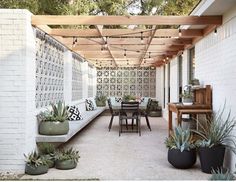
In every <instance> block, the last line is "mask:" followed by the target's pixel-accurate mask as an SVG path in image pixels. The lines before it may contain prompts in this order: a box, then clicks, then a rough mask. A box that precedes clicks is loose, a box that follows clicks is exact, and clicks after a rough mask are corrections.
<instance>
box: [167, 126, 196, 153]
mask: <svg viewBox="0 0 236 182" xmlns="http://www.w3.org/2000/svg"><path fill="white" fill-rule="evenodd" d="M165 144H166V147H167V148H169V149H179V150H180V151H181V152H183V151H184V150H191V149H193V148H195V145H194V140H193V138H192V135H191V132H190V130H189V129H187V130H184V129H183V128H181V127H180V126H177V127H175V129H174V132H173V133H171V135H170V136H169V137H168V138H166V140H165Z"/></svg>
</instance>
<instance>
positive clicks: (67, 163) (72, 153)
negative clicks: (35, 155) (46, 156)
mask: <svg viewBox="0 0 236 182" xmlns="http://www.w3.org/2000/svg"><path fill="white" fill-rule="evenodd" d="M79 158H80V156H79V151H77V150H74V149H73V148H70V149H62V150H59V151H57V153H56V155H55V159H56V168H57V169H63V170H67V169H73V168H76V166H77V163H78V161H79Z"/></svg>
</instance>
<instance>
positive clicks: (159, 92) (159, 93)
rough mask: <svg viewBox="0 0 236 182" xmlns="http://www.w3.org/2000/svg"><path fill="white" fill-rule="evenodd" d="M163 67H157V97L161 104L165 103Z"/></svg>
mask: <svg viewBox="0 0 236 182" xmlns="http://www.w3.org/2000/svg"><path fill="white" fill-rule="evenodd" d="M162 69H163V68H162V67H157V68H156V99H157V100H158V101H159V105H160V106H162V105H163V97H162V95H163V71H162Z"/></svg>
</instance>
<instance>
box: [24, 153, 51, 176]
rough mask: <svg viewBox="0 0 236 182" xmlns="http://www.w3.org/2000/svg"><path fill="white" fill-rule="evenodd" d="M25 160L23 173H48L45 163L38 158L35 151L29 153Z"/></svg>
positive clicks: (42, 158)
mask: <svg viewBox="0 0 236 182" xmlns="http://www.w3.org/2000/svg"><path fill="white" fill-rule="evenodd" d="M24 156H25V158H26V164H25V173H26V174H30V175H39V174H44V173H47V172H48V165H47V161H46V159H45V158H44V157H42V156H40V155H39V154H38V153H37V152H36V151H34V152H32V153H30V154H29V155H28V156H26V155H25V154H24Z"/></svg>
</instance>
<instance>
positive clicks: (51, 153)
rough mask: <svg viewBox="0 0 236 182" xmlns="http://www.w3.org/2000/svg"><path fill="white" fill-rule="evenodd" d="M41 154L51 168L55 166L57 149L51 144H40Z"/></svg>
mask: <svg viewBox="0 0 236 182" xmlns="http://www.w3.org/2000/svg"><path fill="white" fill-rule="evenodd" d="M38 149H39V154H40V155H41V156H43V157H44V158H45V159H46V160H47V164H48V167H49V168H52V167H54V166H55V152H56V148H55V146H54V145H53V144H50V143H39V144H38Z"/></svg>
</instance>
